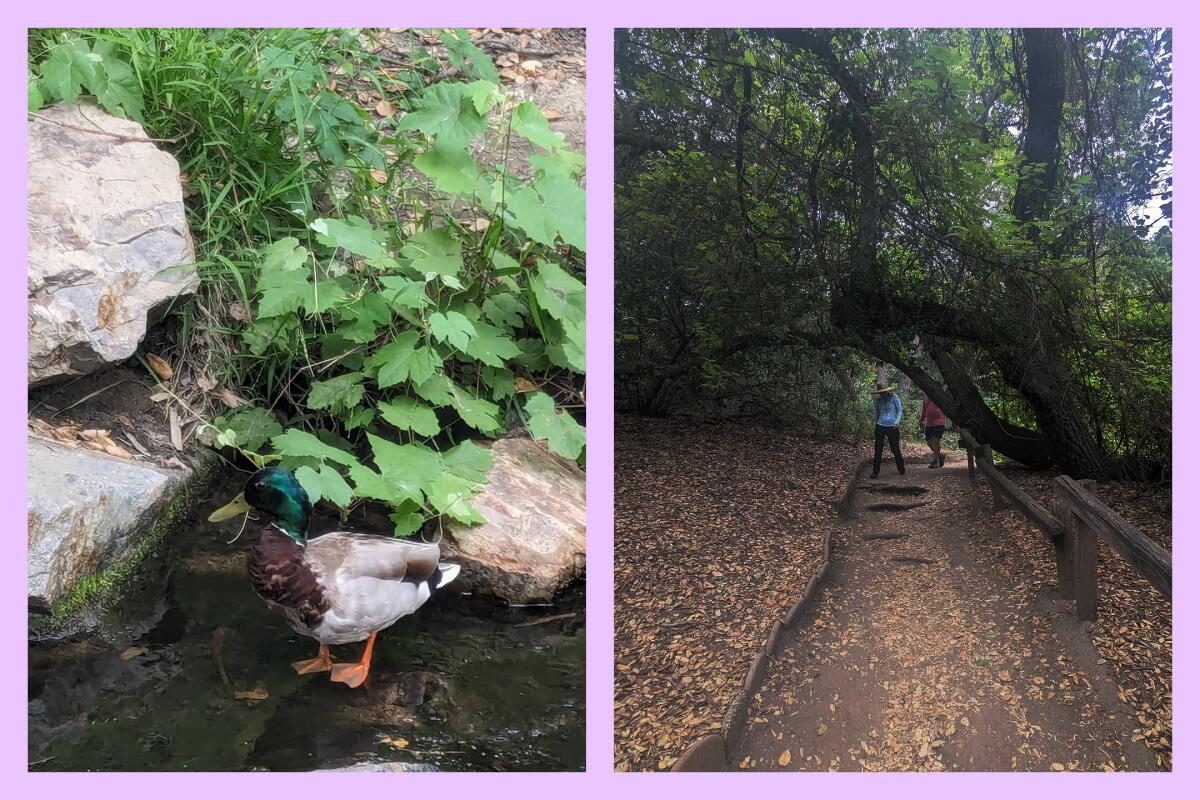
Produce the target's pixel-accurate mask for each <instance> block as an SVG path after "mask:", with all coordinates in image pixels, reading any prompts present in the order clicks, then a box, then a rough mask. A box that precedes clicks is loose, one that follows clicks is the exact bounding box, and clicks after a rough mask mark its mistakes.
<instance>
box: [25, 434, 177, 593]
mask: <svg viewBox="0 0 1200 800" xmlns="http://www.w3.org/2000/svg"><path fill="white" fill-rule="evenodd" d="M188 478H189V473H187V472H185V471H182V470H168V469H163V468H160V467H154V466H150V465H148V464H143V463H139V462H135V461H130V460H125V459H121V458H116V457H113V456H110V455H106V454H104V453H100V452H96V451H94V450H88V449H86V448H82V447H68V446H65V445H61V444H57V443H54V442H47V441H43V440H41V439H37V438H33V437H31V438H30V439H29V480H28V485H29V489H28V492H29V509H28V522H29V600H30V606H31V607H38V608H43V609H46V608H53V607H54V606H56V605H57V604H59V603H60V602H61V601H63V600H64V599H65V598H67V596H68V595H70V594H71V593H72V591H74V590H75V589H76V588H77V587H78V586H79V584H80V582H81V581H82V580H84V579H85V578H88V577H90V576H100V575H102V574H103V573H105V572H109V571H112V570H114V569H116V568H118V567H119V566H120V565H121V564H123V563H125V562H127V561H128V560H130V559H131V558H134V557H135V555H136V551H137V548H138V546H139V544H141V543H143V542H145V540H146V537H147V536H150V535H151V532H152V530H153V529H154V528H155V527H156V526H158V525H161V524H163V519H162V518H163V516H164V514H166V512H167V511H168V508H169V506H170V505H171V504H172V502H173V501H174V500H175V498H176V496H177V495H178V494H179V493H180V491H181V489H182V488H183V487H184V485H185V483H186V482H187V480H188Z"/></svg>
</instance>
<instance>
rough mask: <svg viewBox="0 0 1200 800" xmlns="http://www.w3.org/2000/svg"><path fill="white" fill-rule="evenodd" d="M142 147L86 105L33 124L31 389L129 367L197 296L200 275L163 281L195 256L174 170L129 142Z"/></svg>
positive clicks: (185, 271)
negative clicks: (178, 307)
mask: <svg viewBox="0 0 1200 800" xmlns="http://www.w3.org/2000/svg"><path fill="white" fill-rule="evenodd" d="M56 122H60V123H63V125H71V126H74V127H71V128H68V127H63V125H59V124H56ZM76 128H81V129H83V130H76ZM89 128H94V129H99V130H103V131H108V132H110V133H116V134H120V135H121V136H125V137H130V138H119V137H114V136H106V135H104V134H101V133H91V132H88V129H89ZM144 138H146V132H145V131H144V130H143V129H142V126H141V125H139V124H138V123H136V122H133V121H131V120H126V119H118V118H116V117H112V116H109V115H108V114H106V113H104V112H103V111H101V110H100V109H98V108H96V107H95V106H92V105H88V104H78V105H76V104H69V105H68V104H59V105H56V106H52V107H50V108H47V109H44V110H42V111H39V112H38V116H37V117H31V118H30V121H29V184H28V185H29V209H28V211H29V217H28V227H29V385H30V386H31V387H32V386H38V385H40V384H44V383H49V382H52V381H55V380H60V379H63V378H66V377H70V376H75V375H82V374H86V373H88V372H93V371H95V370H98V369H100V368H102V367H104V366H105V365H107V364H113V363H117V362H120V361H124V360H125V359H127V358H129V357H130V356H132V355H133V354H134V352H135V351H136V350H137V347H138V343H139V342H140V341H141V340H142V337H143V336H145V334H146V328H147V326H148V325H150V324H153V323H154V322H155V321H156V319H157V316H158V315H160V314H161V313H162V312H163V311H164V310H165V309H166V307H167V306H168V305H169V303H170V302H171V301H172V300H173V299H175V298H176V297H178V296H179V295H181V294H185V293H189V292H191V291H192V290H193V288H194V287H195V284H196V282H197V280H198V278H197V274H196V269H195V267H192V266H188V267H185V268H182V269H176V270H171V271H169V272H162V270H166V269H167V268H169V267H176V266H178V265H183V264H193V263H194V262H195V260H196V258H195V252H194V248H193V245H192V238H191V234H190V233H189V232H188V228H187V222H186V221H185V219H184V208H183V190H182V186H181V185H180V179H179V164H178V163H176V161H175V159H174V157H172V156H171V155H170V154H168V153H166V152H164V151H162V150H160V149H159V148H158V147H157V146H156V145H154V144H153V143H151V142H144V141H133V140H131V139H135V140H136V139H144Z"/></svg>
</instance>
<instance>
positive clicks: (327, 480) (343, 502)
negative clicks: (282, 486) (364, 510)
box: [295, 464, 352, 508]
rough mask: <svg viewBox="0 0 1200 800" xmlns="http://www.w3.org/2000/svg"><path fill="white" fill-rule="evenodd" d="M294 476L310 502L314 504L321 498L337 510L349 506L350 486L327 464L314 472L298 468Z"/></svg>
mask: <svg viewBox="0 0 1200 800" xmlns="http://www.w3.org/2000/svg"><path fill="white" fill-rule="evenodd" d="M295 475H296V480H297V481H299V482H300V485H301V486H303V487H304V491H306V492H308V499H309V500H310V501H311V502H313V503H316V502H317V501H318V500H321V499H322V498H323V499H325V500H328V501H329V502H331V503H333V504H334V505H336V506H338V507H339V508H345V507H346V506H348V505H350V500H351V497H352V492H351V490H350V484H348V483H346V481H345V479H344V478H343V477H342V476H341V475H340V474H338V471H337V470H335V469H334V468H333V467H331V466H329V465H328V464H322V465H321V466H320V467H318V468H317V469H315V470H314V469H313V468H312V467H309V466H303V467H299V468H298V469H297V470H296V472H295Z"/></svg>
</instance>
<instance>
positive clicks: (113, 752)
mask: <svg viewBox="0 0 1200 800" xmlns="http://www.w3.org/2000/svg"><path fill="white" fill-rule="evenodd" d="M191 528H192V529H191V530H190V531H184V532H182V533H180V534H179V535H178V537H177V538H176V539H175V541H179V542H182V544H181V545H180V546H179V547H178V548H177V549H176V551H175V552H167V553H164V554H163V556H162V562H161V563H160V564H159V565H158V566H159V567H162V568H164V569H161V570H151V571H161V572H164V573H166V574H165V576H163V577H162V578H161V579H159V580H153V579H149V578H148V579H147V580H146V581H144V585H143V587H142V589H141V592H140V594H141V595H142V596H143V597H142V599H141V600H140V601H136V602H133V601H131V602H130V603H127V604H126V605H127V608H126V610H124V611H123V612H121V614H120V615H118V619H117V620H116V624H115V625H114V624H113V623H111V622H110V624H109V625H108V630H110V631H112V630H117V631H120V632H119V633H117V634H115V635H114V634H112V633H110V634H108V635H106V636H104V637H101V636H89V637H76V638H73V639H70V640H66V641H60V642H55V643H45V644H31V645H30V676H29V724H30V731H29V732H30V737H29V764H30V769H31V770H37V771H79V770H137V771H156V770H206V771H209V770H215V771H233V770H272V771H282V770H287V771H293V770H312V769H330V768H338V767H344V766H349V765H351V764H362V763H365V762H389V763H395V762H402V763H404V764H409V765H414V768H435V769H440V770H549V771H559V770H582V769H583V766H584V700H583V696H584V695H583V689H584V627H583V616H584V615H583V604H582V592H581V591H578V590H576V591H575V592H573V593H570V594H569V596H568V597H567V598H565V599H563V600H561V601H560V602H559V603H558V604H557V605H556V606H555V607H553V608H548V609H537V610H536V613H529V612H525V611H521V610H516V609H499V608H496V607H495V606H492V605H489V604H486V603H484V602H482V601H478V600H474V601H473V600H471V599H470V598H464V597H462V596H459V595H455V594H453V593H449V592H445V591H443V592H440V593H437V594H435V596H434V599H433V600H431V601H430V602H429V603H427V604H426V605H425V606H424V607H423V608H422V609H421V610H419V611H418V612H417V613H416V614H415V615H412V616H409V617H407V618H405V619H402V620H401V621H400V622H398V623H397V624H396V625H393V626H392V627H391V628H389V629H387V630H386V631H384V632H383V633H381V634H380V635H379V638H378V640H377V641H376V644H375V653H374V659H373V661H372V667H371V677H370V679H369V681H368V683H367V685H366V686H365V687H362V688H359V689H350V688H348V687H346V686H344V685H342V684H333V683H331V682H330V681H329V680H328V676H327V675H304V676H300V675H296V674H295V673H294V672H293V671H292V669H291V667H290V664H291V662H293V661H298V660H300V659H306V658H311V657H313V656H314V655H316V648H317V645H316V642H314V641H312V640H311V639H307V638H304V637H300V636H296V635H295V634H293V633H292V632H291V631H290V630H289V629H288V628H287V627H286V626H285V625H284V623H283V621H282V620H281V619H280V618H279V617H277V616H276V615H275V614H274V613H273V612H271V611H269V610H268V609H267V608H266V607H265V606H264V605H263V604H262V602H261V601H260V600H259V599H258V597H257V596H255V595H254V593H253V592H252V591H251V590H250V587H249V584H248V582H247V579H246V575H245V550H246V546H247V545H246V542H245V540H242V541H240V542H237V543H235V544H232V545H227V544H226V543H225V541H224V539H223V538H222V532H220V531H216V530H214V529H213V527H212V526H211V525H207V524H206V523H197V524H195V525H193V526H191ZM132 605H138V606H141V607H140V608H138V609H137V610H136V611H134V610H131V609H130V608H128V606H132ZM146 607H148V608H149V610H150V612H151V613H150V614H149V616H148V617H147V613H146ZM560 615H561V616H562V617H564V618H560V619H551V617H558V616H560ZM146 619H149V620H151V622H149V623H145V622H143V620H146ZM361 648H362V645H361V644H354V645H346V646H344V647H335V648H333V655H334V659H335V660H341V661H351V660H357V658H358V657H359V655H360V653H361ZM235 693H244V694H243V695H242V699H238V697H237V696H236V694H235ZM258 698H262V699H258Z"/></svg>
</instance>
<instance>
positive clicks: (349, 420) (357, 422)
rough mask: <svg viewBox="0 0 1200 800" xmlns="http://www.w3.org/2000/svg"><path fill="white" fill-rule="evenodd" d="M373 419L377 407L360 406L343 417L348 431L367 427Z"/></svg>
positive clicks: (343, 422)
mask: <svg viewBox="0 0 1200 800" xmlns="http://www.w3.org/2000/svg"><path fill="white" fill-rule="evenodd" d="M373 419H375V409H373V408H363V407H362V406H359V407H358V408H352V409H350V410H349V411H348V412H347V413H346V416H344V417H342V424H343V425H344V426H345V427H346V430H347V431H353V430H358V429H359V428H365V427H366V426H367V425H370V424H371V420H373Z"/></svg>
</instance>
